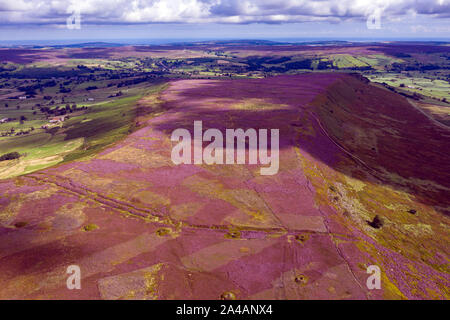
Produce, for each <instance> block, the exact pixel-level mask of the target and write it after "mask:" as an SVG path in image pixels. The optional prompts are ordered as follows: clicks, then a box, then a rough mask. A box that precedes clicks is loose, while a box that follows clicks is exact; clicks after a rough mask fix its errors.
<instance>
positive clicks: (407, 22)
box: [0, 0, 450, 41]
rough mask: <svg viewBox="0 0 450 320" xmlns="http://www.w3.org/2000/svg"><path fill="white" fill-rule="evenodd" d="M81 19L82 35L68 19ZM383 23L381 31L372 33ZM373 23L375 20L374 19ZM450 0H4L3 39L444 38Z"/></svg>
mask: <svg viewBox="0 0 450 320" xmlns="http://www.w3.org/2000/svg"><path fill="white" fill-rule="evenodd" d="M76 13H79V16H80V29H73V28H72V29H70V28H67V25H66V20H67V18H68V17H70V16H71V15H74V14H76ZM370 16H372V17H379V19H377V20H378V21H379V23H380V25H379V28H375V29H374V28H373V26H374V24H373V23H372V29H370V28H368V27H367V24H366V22H367V19H368V17H370ZM372 21H373V22H375V20H372ZM449 34H450V0H425V1H421V0H356V1H355V0H352V1H351V0H340V1H338V0H316V1H305V0H270V1H269V0H240V1H238V0H110V1H108V0H106V1H105V0H103V1H100V0H84V1H72V0H31V1H29V0H14V1H11V0H0V40H3V41H5V40H16V41H18V40H67V41H70V40H78V39H86V40H113V39H176V40H182V39H224V38H225V39H227V38H228V39H229V38H232V39H243V38H246V39H280V38H290V39H293V38H301V39H306V38H312V39H322V38H323V39H364V40H370V39H377V40H379V39H430V40H433V39H441V40H450V39H449Z"/></svg>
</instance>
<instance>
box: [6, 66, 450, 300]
mask: <svg viewBox="0 0 450 320" xmlns="http://www.w3.org/2000/svg"><path fill="white" fill-rule="evenodd" d="M159 99H160V100H162V101H163V102H164V110H165V111H164V112H161V113H160V114H157V115H155V116H154V117H153V118H151V119H148V120H147V122H146V125H145V126H144V127H143V128H142V129H140V130H138V131H136V132H135V133H133V134H131V135H130V136H129V137H128V138H127V139H125V140H124V141H122V142H120V143H117V144H116V145H114V146H113V147H111V148H109V149H107V150H106V151H104V152H102V153H100V154H99V155H97V156H95V157H91V158H89V159H84V160H79V161H76V162H72V163H66V164H63V165H60V166H57V167H54V168H50V169H46V170H43V171H41V172H38V173H34V174H30V175H26V176H22V177H19V178H15V179H11V180H6V181H2V182H1V183H0V192H1V195H2V196H1V198H0V223H1V227H0V284H1V286H0V297H1V298H54V299H58V298H92V299H96V298H104V299H141V298H147V299H181V298H199V299H202V298H203V299H219V298H221V297H226V298H237V299H244V298H248V299H256V298H263V299H264V298H265V299H314V298H319V299H321V298H322V299H324V298H328V299H349V298H352V299H367V298H369V299H380V298H393V299H396V298H437V299H448V298H449V293H448V287H449V280H450V278H449V274H448V272H449V270H448V262H449V260H448V259H449V252H448V247H449V238H448V234H449V232H448V228H449V217H448V210H449V203H448V199H449V196H448V195H449V188H450V186H449V177H448V172H450V170H448V163H449V159H448V154H446V150H448V149H449V142H448V141H449V139H448V136H449V134H450V133H449V131H448V130H447V129H446V128H444V127H440V126H437V125H436V124H435V123H434V122H432V121H431V120H430V119H429V118H427V117H426V116H425V115H424V114H422V113H420V112H419V111H417V110H416V109H415V108H413V107H412V106H411V105H409V103H408V102H407V101H406V100H405V99H404V98H402V97H399V96H397V95H394V94H393V93H391V92H389V91H386V90H384V89H381V88H376V87H374V86H371V85H369V84H367V83H366V82H365V81H364V79H360V78H357V77H354V76H351V75H345V74H305V75H298V76H280V77H274V78H266V79H253V80H248V79H247V80H181V81H174V82H172V83H171V84H170V86H169V88H168V89H166V90H165V91H164V92H163V93H162V94H161V95H160V96H159V97H158V99H156V97H148V98H147V99H146V100H145V99H144V100H142V101H141V103H143V104H145V103H148V104H149V105H151V104H153V103H157V101H159ZM194 120H202V121H203V127H204V130H205V129H207V128H218V129H221V130H224V129H225V128H244V129H246V128H255V129H260V128H278V129H280V170H279V172H278V174H276V175H273V176H261V175H260V171H259V168H260V166H259V165H213V166H208V165H178V166H175V165H174V164H173V163H172V161H171V159H170V154H171V148H172V145H173V143H172V142H171V141H170V134H171V132H172V131H173V130H174V129H176V128H186V129H189V130H191V131H192V130H193V121H194ZM375 215H378V216H379V217H381V218H382V220H383V222H384V223H383V226H382V227H381V228H373V227H372V226H371V225H370V224H369V223H368V221H371V220H372V219H373V218H374V217H375ZM70 264H77V265H79V266H80V267H81V271H82V290H79V291H77V290H74V291H69V290H67V289H66V278H67V275H66V274H65V270H66V268H67V266H69V265H70ZM373 264H375V265H378V266H380V268H381V269H382V271H383V272H382V289H381V290H368V289H367V287H366V279H367V277H368V275H367V274H366V268H367V266H369V265H373Z"/></svg>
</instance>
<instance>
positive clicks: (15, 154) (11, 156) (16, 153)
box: [0, 152, 20, 161]
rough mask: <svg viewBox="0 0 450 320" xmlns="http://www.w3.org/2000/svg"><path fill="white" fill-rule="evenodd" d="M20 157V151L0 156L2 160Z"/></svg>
mask: <svg viewBox="0 0 450 320" xmlns="http://www.w3.org/2000/svg"><path fill="white" fill-rule="evenodd" d="M19 158H20V153H18V152H10V153H6V154H4V155H2V156H1V157H0V161H6V160H13V159H19Z"/></svg>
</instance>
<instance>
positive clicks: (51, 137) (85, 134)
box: [0, 82, 164, 179]
mask: <svg viewBox="0 0 450 320" xmlns="http://www.w3.org/2000/svg"><path fill="white" fill-rule="evenodd" d="M163 87H164V84H163V83H161V82H159V83H154V84H147V85H146V86H142V85H141V86H140V87H139V88H133V89H130V91H132V92H131V93H132V95H128V96H126V97H123V98H120V99H117V100H114V101H106V102H99V103H97V104H93V105H91V106H90V107H89V108H88V109H87V111H86V112H83V113H81V114H79V115H75V116H72V117H71V118H70V119H68V120H66V121H64V122H63V123H61V124H58V125H55V126H54V127H52V128H51V129H41V128H40V125H41V124H42V123H45V121H43V120H42V119H35V120H32V121H25V122H24V124H20V123H19V122H18V121H13V122H9V123H4V124H1V125H0V130H5V129H8V128H10V127H14V128H15V130H16V132H17V131H20V130H25V129H28V128H29V127H30V126H35V128H36V129H34V130H33V131H31V132H30V133H29V134H27V135H21V136H8V137H2V138H0V153H1V154H6V153H9V152H19V153H20V154H21V155H22V156H21V157H20V158H19V159H15V160H8V161H2V162H0V179H4V178H9V177H13V176H18V175H22V174H26V173H30V172H33V171H35V170H39V169H43V168H46V167H49V166H52V165H55V164H57V163H60V162H63V161H70V160H74V159H79V158H83V157H87V156H90V155H94V154H96V153H97V152H98V151H100V150H101V149H103V148H104V147H106V146H108V145H110V144H111V143H113V142H115V141H117V140H119V139H121V138H123V137H125V136H126V135H127V134H129V133H130V132H132V131H133V130H134V128H135V122H134V119H135V117H136V104H137V101H138V100H139V99H141V98H142V97H144V96H148V95H157V94H158V93H159V91H160V90H161V89H162V88H163ZM149 108H151V106H149ZM150 112H151V110H150ZM19 113H20V114H27V115H28V114H29V113H30V110H16V109H11V112H9V113H3V112H2V116H4V115H5V114H7V116H10V117H13V116H17V115H18V114H19Z"/></svg>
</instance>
